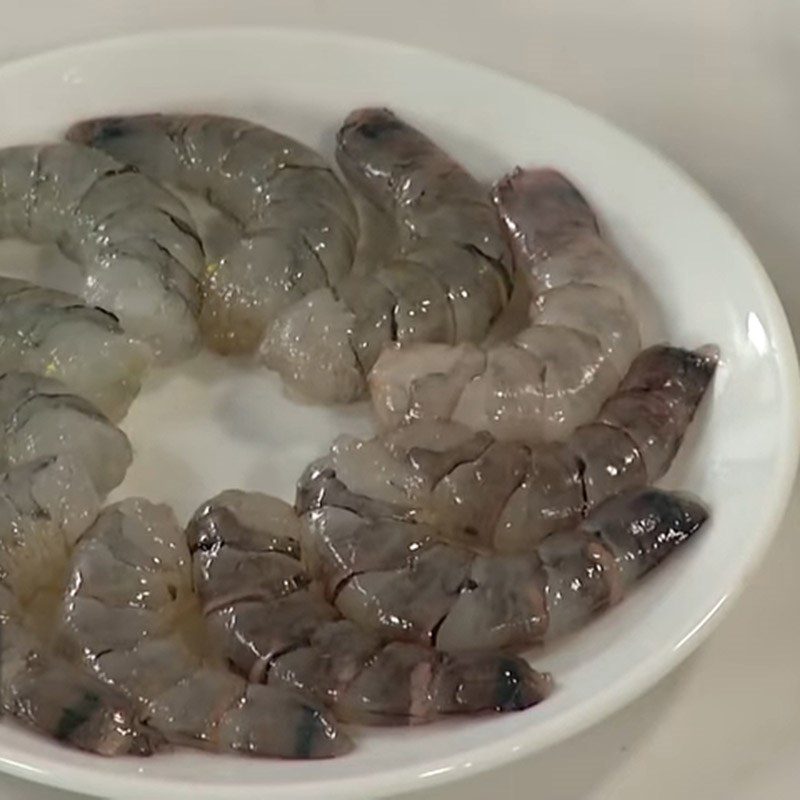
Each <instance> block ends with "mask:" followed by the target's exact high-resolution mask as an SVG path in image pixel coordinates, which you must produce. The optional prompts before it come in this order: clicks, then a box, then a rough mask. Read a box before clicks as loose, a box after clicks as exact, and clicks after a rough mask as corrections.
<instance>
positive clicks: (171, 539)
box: [57, 498, 350, 758]
mask: <svg viewBox="0 0 800 800" xmlns="http://www.w3.org/2000/svg"><path fill="white" fill-rule="evenodd" d="M57 642H58V648H59V652H61V653H62V654H64V655H65V656H66V657H68V658H69V659H71V660H77V661H81V662H82V663H83V664H84V665H85V668H86V669H88V670H89V671H90V672H91V673H92V674H93V675H94V676H96V677H97V678H99V679H100V680H101V681H102V682H103V683H105V684H108V685H109V686H111V687H114V688H115V689H116V690H117V691H119V692H121V693H123V694H124V695H125V696H126V697H127V698H129V700H130V701H131V702H132V703H133V704H134V707H135V709H136V719H137V720H138V721H139V722H140V723H141V725H142V726H143V727H144V729H145V730H146V731H150V732H151V733H152V735H153V736H154V737H155V736H160V737H161V738H162V739H163V740H164V741H166V742H168V743H171V744H176V745H187V746H190V747H198V748H203V749H206V750H210V751H214V752H236V753H243V754H249V755H255V756H272V757H282V758H325V757H330V756H335V755H338V754H340V753H343V752H346V751H347V750H348V749H349V747H350V743H349V740H348V739H347V737H346V736H345V735H344V734H343V733H341V732H340V731H339V730H338V729H337V728H336V726H335V724H334V722H333V721H332V719H331V718H330V717H329V716H328V714H327V712H326V711H325V710H324V709H323V708H322V706H320V705H319V704H318V703H316V702H314V701H313V700H312V699H308V698H305V697H303V696H302V695H300V694H298V693H297V692H295V691H292V690H290V689H288V688H284V687H274V686H257V685H250V684H248V683H247V682H246V681H245V680H244V679H242V678H241V677H238V676H236V675H234V674H233V673H231V672H230V671H229V670H227V669H226V667H225V665H224V664H223V663H222V662H221V661H219V660H215V659H214V658H213V657H211V656H210V654H209V653H208V651H207V648H206V646H205V634H204V630H203V621H202V617H201V615H200V610H199V607H198V603H197V597H196V596H195V594H194V591H193V588H192V574H191V559H190V555H189V551H188V549H187V545H186V538H185V534H184V531H183V530H182V529H181V527H180V526H179V525H178V522H177V520H176V519H175V516H174V514H173V512H172V510H171V509H170V508H169V507H167V506H164V505H155V504H153V503H149V502H148V501H146V500H143V499H138V498H132V499H128V500H124V501H122V502H120V503H116V504H114V505H111V506H108V507H107V508H105V509H104V510H103V511H102V512H101V514H100V515H99V517H98V518H97V520H96V522H95V523H94V525H93V526H92V527H91V528H90V529H89V530H88V531H87V533H86V534H85V535H84V537H83V538H82V539H81V541H80V543H79V544H78V546H77V547H76V549H75V552H74V554H73V557H72V560H71V562H70V570H69V579H68V583H67V591H66V594H65V598H64V602H63V608H62V617H61V623H60V626H59V633H58V636H57Z"/></svg>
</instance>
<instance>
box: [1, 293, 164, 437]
mask: <svg viewBox="0 0 800 800" xmlns="http://www.w3.org/2000/svg"><path fill="white" fill-rule="evenodd" d="M150 361H151V356H150V352H149V350H148V348H147V346H146V345H144V344H143V343H142V342H139V341H137V340H135V339H132V338H130V337H129V336H128V335H126V334H125V333H124V332H123V331H122V329H121V328H120V325H119V322H118V321H117V318H116V317H115V316H114V315H113V314H111V313H109V312H107V311H104V310H103V309H100V308H95V307H94V306H87V305H85V304H84V303H83V302H82V301H81V300H80V299H79V298H78V297H75V296H74V295H72V294H68V293H66V292H59V291H56V290H55V289H45V288H42V287H41V286H34V285H33V284H30V283H26V282H25V281H18V280H14V279H12V278H0V373H5V372H14V371H22V372H32V373H35V374H37V375H42V376H46V377H49V378H55V379H57V380H59V381H60V382H61V383H63V384H64V386H65V387H67V389H68V391H69V392H70V393H72V394H76V395H78V396H79V397H83V398H84V399H86V400H88V401H89V402H91V403H92V404H94V405H95V406H97V408H99V409H100V410H101V411H102V412H103V413H104V414H105V415H106V416H108V417H109V419H111V420H113V421H117V420H119V419H121V418H122V417H123V416H125V413H126V411H127V410H128V407H129V406H130V404H131V401H132V400H133V398H134V397H135V396H136V395H137V393H138V392H139V389H140V387H141V384H142V379H143V377H144V374H145V373H146V371H147V369H148V367H149V365H150Z"/></svg>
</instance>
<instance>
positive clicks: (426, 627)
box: [296, 346, 716, 649]
mask: <svg viewBox="0 0 800 800" xmlns="http://www.w3.org/2000/svg"><path fill="white" fill-rule="evenodd" d="M715 366H716V354H715V353H714V352H713V351H711V350H701V351H698V352H691V351H686V350H680V349H678V348H670V347H661V346H659V347H654V348H651V349H649V350H646V351H644V352H643V353H642V354H641V355H640V356H639V357H638V358H637V359H636V360H635V361H634V363H633V365H632V366H631V368H630V370H629V372H628V374H627V376H626V377H625V379H624V380H623V382H622V383H621V384H620V386H619V388H618V391H617V392H616V393H615V394H614V395H612V396H611V397H610V398H609V399H608V401H607V402H606V403H605V404H604V406H603V407H602V409H601V411H600V414H599V416H598V419H597V420H596V421H595V422H593V423H590V424H588V425H585V426H581V427H579V428H578V429H577V430H576V431H575V432H574V433H573V435H572V436H571V437H570V438H569V439H567V440H566V441H565V442H563V443H557V444H544V445H538V446H526V445H524V444H521V443H519V442H501V441H497V440H495V439H494V438H493V437H492V436H490V435H489V434H487V433H485V432H484V433H479V434H473V433H472V432H471V431H470V430H469V429H468V428H466V427H465V426H462V425H458V424H456V423H452V422H439V421H420V422H417V423H414V424H412V425H409V426H406V427H402V428H399V429H397V430H396V431H394V432H392V433H391V434H389V435H388V436H385V437H378V438H375V439H372V440H367V441H359V440H357V439H353V438H352V437H341V438H340V439H339V440H338V441H337V442H335V443H334V445H333V447H332V448H331V451H330V453H329V455H328V456H327V457H325V458H323V459H321V460H319V461H317V462H315V463H314V464H312V465H311V466H310V467H309V468H308V470H307V471H306V473H305V474H304V476H303V477H302V478H301V481H300V484H299V487H298V495H297V503H296V504H297V508H298V510H299V511H300V512H301V513H302V514H303V520H304V524H303V528H302V540H301V541H302V543H303V553H304V558H305V560H306V562H307V563H308V565H309V571H310V573H311V575H312V576H314V577H315V578H316V579H318V580H321V581H323V583H324V586H325V592H326V596H327V597H328V598H329V599H331V600H332V601H333V602H334V604H335V605H336V607H337V609H338V610H339V611H340V612H341V613H342V614H343V615H344V616H345V617H347V618H348V619H351V620H353V621H355V622H357V623H358V624H361V625H365V626H367V627H369V628H371V629H374V630H379V631H382V632H383V635H388V636H391V637H393V638H397V639H401V640H410V641H416V642H422V643H426V644H431V643H433V644H436V645H437V646H440V647H442V648H444V649H462V648H469V647H470V646H471V645H470V642H472V643H473V644H472V646H475V647H477V646H481V647H504V646H511V645H514V646H517V645H523V644H530V643H533V642H535V641H539V640H540V639H542V638H544V637H545V636H546V635H548V636H549V635H551V634H553V633H554V632H557V631H560V630H562V629H563V628H564V627H565V625H564V624H562V622H560V621H558V620H559V617H558V615H557V614H556V612H555V610H554V609H555V606H553V608H552V609H551V608H550V606H548V605H547V602H550V601H551V599H552V597H555V596H556V595H558V596H559V597H560V596H561V595H564V594H566V595H569V596H574V598H575V603H578V605H580V603H579V602H578V600H579V599H580V597H581V596H582V593H583V592H584V588H585V587H584V583H583V582H582V579H579V578H580V575H579V573H576V572H574V570H575V569H584V568H585V569H586V570H587V571H588V572H587V574H588V575H589V576H590V577H591V576H592V574H593V573H592V570H591V569H590V567H589V566H587V565H589V563H590V562H591V559H593V558H595V559H596V561H597V565H598V569H599V570H600V571H601V572H603V574H606V573H607V574H608V575H609V576H611V577H610V578H609V580H611V578H613V580H611V582H610V583H609V584H608V586H607V587H606V588H607V591H605V590H604V591H605V593H604V594H603V593H602V592H601V594H600V595H599V599H593V600H591V602H587V604H586V609H585V613H583V615H582V616H579V617H576V619H575V623H576V624H577V623H578V622H582V621H585V620H586V619H588V617H589V613H590V611H593V610H595V609H596V608H599V607H602V606H603V605H604V604H607V603H610V602H613V601H614V600H615V599H617V598H618V597H619V596H620V595H619V592H618V591H617V589H618V588H619V586H620V585H621V584H620V583H619V581H618V580H617V577H615V576H616V575H617V572H624V573H625V575H627V574H628V572H626V570H628V567H629V566H630V573H631V574H635V575H637V576H638V575H640V574H643V573H644V572H645V571H647V570H646V569H645V566H646V567H647V569H649V567H651V566H654V565H655V564H656V563H658V562H659V561H660V560H661V559H662V558H663V557H665V556H666V555H667V554H668V553H669V552H670V550H671V549H672V548H671V546H667V544H669V543H675V544H680V543H682V542H683V541H684V540H685V539H687V538H688V537H689V535H691V534H693V533H694V532H695V531H696V530H697V529H698V528H699V527H700V525H701V524H702V522H703V521H704V520H705V512H703V511H702V508H701V507H700V506H699V505H698V504H696V503H694V501H691V500H688V499H685V498H682V497H672V496H671V495H669V494H665V493H660V492H658V491H657V490H650V489H646V488H644V487H645V486H646V485H647V484H648V483H650V482H652V481H654V480H656V479H657V478H659V477H661V475H662V474H663V473H664V472H665V471H666V469H667V468H668V466H669V464H670V463H671V461H672V458H673V457H674V455H675V453H676V451H677V449H678V446H679V444H680V442H681V439H682V438H683V435H684V433H685V431H686V428H687V426H688V424H689V422H690V421H691V419H692V417H693V416H694V413H695V410H696V408H697V406H698V404H699V402H700V400H701V399H702V397H703V395H704V393H705V391H706V389H707V387H708V385H709V382H710V380H711V377H712V376H713V373H714V369H715ZM615 497H618V498H623V499H621V500H615V499H614V498H615ZM609 509H610V510H609ZM615 514H617V515H618V517H619V520H620V521H621V522H620V524H622V523H623V522H624V523H625V524H626V525H627V528H626V530H628V531H629V533H630V535H631V536H633V537H634V538H636V537H637V536H639V534H640V533H641V536H640V537H639V539H637V541H640V542H641V552H639V551H636V552H634V551H633V550H631V551H630V553H616V551H615V554H614V558H616V559H618V560H617V561H614V559H613V558H610V556H609V555H608V553H609V549H608V547H606V548H605V549H603V548H600V549H597V548H594V545H593V544H592V540H591V537H587V536H586V535H585V534H586V531H587V530H589V529H590V528H591V527H592V526H593V525H597V524H600V523H599V522H598V521H599V520H602V521H603V525H605V524H611V523H612V521H613V519H614V515H615ZM682 515H683V516H682ZM681 520H683V522H681ZM626 521H627V522H626ZM673 525H677V526H678V527H677V528H676V529H675V531H676V532H675V536H674V537H672V534H671V533H670V531H672V527H671V526H673ZM587 526H588V527H587ZM651 529H652V530H654V531H656V530H657V531H661V533H659V534H658V537H662V538H658V537H656V539H654V540H652V541H650V540H649V539H647V536H646V535H645V534H646V533H647V531H649V530H651ZM662 534H663V536H662ZM615 535H616V534H615ZM647 535H649V534H647ZM642 537H644V538H642ZM631 541H633V540H631ZM609 547H611V545H609ZM631 547H633V544H632V545H631ZM576 548H577V549H576ZM611 549H612V550H613V547H612V548H611ZM498 551H508V552H498ZM584 551H585V552H584ZM581 559H582V560H581ZM628 560H631V561H633V562H634V564H632V565H628V563H627V562H628ZM639 561H640V562H641V564H642V565H643V566H642V568H641V569H638V571H637V568H636V566H635V564H636V563H639ZM543 565H544V566H543ZM548 565H550V566H551V567H552V569H550V571H549V572H548V571H547V569H546V567H547V568H548V569H549V567H548ZM561 566H564V569H568V570H573V572H569V571H567V572H566V573H564V574H562V573H561V572H560V571H559V570H560V569H561ZM605 580H606V578H605V577H604V578H603V581H605ZM620 580H621V579H620ZM548 581H549V582H548ZM601 584H602V582H601ZM602 586H605V584H602ZM553 587H555V588H553ZM615 587H616V588H615ZM586 591H592V592H594V588H591V587H590V588H589V589H587V590H586ZM553 593H555V594H553ZM570 593H572V594H570ZM551 596H552V597H551ZM548 598H550V599H548ZM545 601H547V602H545ZM552 602H553V603H554V602H555V600H552ZM559 602H560V601H559ZM564 602H565V603H566V604H567V606H570V604H571V603H572V601H570V600H569V599H567V600H565V601H564ZM525 603H527V605H525V608H526V609H527V611H526V612H525V613H526V614H527V616H525V614H523V612H522V611H519V612H518V609H516V607H515V604H523V605H524V604H525ZM559 613H560V612H559ZM520 615H522V616H520ZM506 617H508V624H505V623H504V622H503V620H504V619H505V618H506ZM551 619H552V620H556V621H555V622H553V624H551V622H550V620H551ZM512 620H516V622H513V624H512ZM534 623H535V624H534ZM467 632H468V635H467Z"/></svg>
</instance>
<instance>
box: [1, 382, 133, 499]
mask: <svg viewBox="0 0 800 800" xmlns="http://www.w3.org/2000/svg"><path fill="white" fill-rule="evenodd" d="M56 455H67V456H73V457H74V458H75V459H76V460H77V461H78V462H80V463H81V464H82V466H83V467H84V468H85V469H86V471H87V473H88V475H89V477H90V478H91V479H92V483H93V484H94V486H95V489H97V493H98V494H99V495H101V496H105V495H106V494H108V493H109V492H110V491H111V490H112V489H113V488H114V487H115V486H117V485H119V484H120V483H122V480H123V478H124V477H125V473H126V472H127V470H128V467H129V466H130V464H131V460H132V458H133V455H132V452H131V444H130V442H129V441H128V437H127V436H126V435H125V434H124V433H123V432H122V431H121V430H120V429H119V428H117V427H116V426H115V425H113V424H112V423H111V422H109V420H108V418H107V417H105V416H104V415H103V414H102V413H101V412H100V411H98V409H97V408H96V407H95V406H93V405H92V404H91V403H90V402H89V401H88V400H84V399H83V398H81V397H77V396H76V395H74V394H70V392H69V391H68V390H67V388H66V387H65V386H64V385H63V384H62V383H60V382H59V381H57V380H55V379H53V378H44V377H41V376H39V375H34V374H32V373H30V372H6V373H5V374H0V469H8V468H10V467H16V466H20V465H21V464H25V463H27V462H29V461H36V460H37V459H40V458H44V457H47V456H56Z"/></svg>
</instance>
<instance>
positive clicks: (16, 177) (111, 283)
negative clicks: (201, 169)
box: [0, 142, 204, 361]
mask: <svg viewBox="0 0 800 800" xmlns="http://www.w3.org/2000/svg"><path fill="white" fill-rule="evenodd" d="M0 236H5V237H20V238H22V239H26V240H29V241H32V242H37V243H53V244H55V245H57V246H58V247H59V249H60V250H61V251H62V252H63V254H64V255H65V256H67V257H68V258H69V259H71V260H72V261H75V262H76V263H77V264H78V266H79V267H80V269H81V273H82V282H81V284H80V286H79V287H77V290H78V291H79V292H80V294H81V295H82V296H83V297H84V299H85V300H86V301H87V302H88V303H91V304H93V305H98V306H101V307H103V308H106V309H108V310H109V311H111V312H113V313H114V314H115V315H116V316H117V317H118V318H119V319H120V320H121V322H122V324H123V326H124V327H125V329H126V331H127V332H128V333H129V334H131V335H133V336H136V337H138V338H141V339H142V340H144V341H147V342H148V344H149V345H150V346H151V348H152V349H153V351H154V352H155V354H156V355H157V356H158V357H159V358H161V359H162V360H164V361H174V360H176V359H178V358H181V357H183V356H186V355H188V354H189V353H190V352H192V350H193V348H194V345H195V342H196V339H197V324H196V314H197V311H198V308H199V294H198V284H197V276H198V275H199V274H200V273H201V272H202V271H203V266H204V256H203V251H202V248H201V246H200V242H199V239H198V238H197V234H196V233H195V231H194V227H193V222H192V220H191V217H190V216H189V213H188V211H187V210H186V208H185V207H184V206H183V204H182V203H181V202H180V201H179V200H178V199H177V198H176V197H174V196H173V195H171V194H169V193H168V192H167V191H166V190H164V189H162V188H161V187H160V186H158V185H157V184H156V183H154V182H153V181H151V180H150V179H148V178H146V177H145V176H144V175H142V174H140V173H138V172H136V171H135V170H131V169H130V168H128V167H125V166H124V165H122V164H120V163H119V162H117V161H115V160H114V159H112V158H110V157H109V156H107V155H105V154H104V153H101V152H99V151H98V150H94V149H92V148H88V147H82V146H81V145H78V144H72V143H67V142H65V143H61V144H52V145H41V146H25V147H10V148H6V149H3V150H0Z"/></svg>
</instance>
